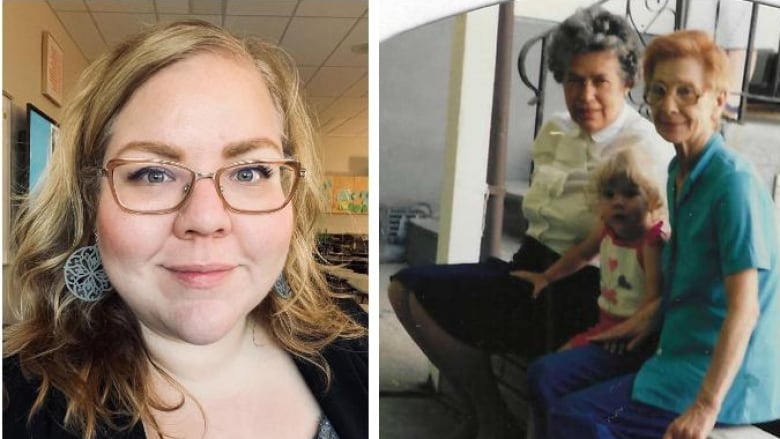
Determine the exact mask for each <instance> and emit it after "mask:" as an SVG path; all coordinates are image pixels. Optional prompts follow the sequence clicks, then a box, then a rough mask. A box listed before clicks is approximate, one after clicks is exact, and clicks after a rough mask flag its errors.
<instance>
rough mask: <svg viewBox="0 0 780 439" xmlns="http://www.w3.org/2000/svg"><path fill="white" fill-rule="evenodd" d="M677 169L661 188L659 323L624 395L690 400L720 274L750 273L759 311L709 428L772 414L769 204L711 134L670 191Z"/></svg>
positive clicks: (776, 375)
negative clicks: (666, 232)
mask: <svg viewBox="0 0 780 439" xmlns="http://www.w3.org/2000/svg"><path fill="white" fill-rule="evenodd" d="M678 173H679V162H678V159H677V158H674V159H673V160H672V162H671V163H670V164H669V180H668V183H667V194H668V199H669V200H670V202H669V205H670V206H669V220H670V224H671V227H672V235H671V239H670V241H669V243H668V244H667V245H666V246H665V248H664V251H663V256H662V270H663V277H664V288H663V302H662V303H663V304H662V311H663V313H664V323H663V327H662V330H661V338H660V341H659V344H658V350H657V351H656V353H655V355H654V356H653V357H652V358H650V359H649V360H648V361H647V362H646V363H645V364H644V365H643V366H642V368H641V369H640V370H639V373H638V374H637V377H636V380H635V382H634V390H633V398H634V399H635V400H638V401H641V402H644V403H647V404H650V405H653V406H656V407H660V408H662V409H666V410H669V411H673V412H676V413H682V412H684V411H685V410H686V409H687V408H688V407H689V406H690V405H691V404H692V403H693V401H694V399H695V398H696V395H697V394H698V391H699V388H700V386H701V383H702V380H703V378H704V375H705V373H706V372H707V368H708V367H709V365H710V358H711V356H712V351H713V348H714V347H715V343H716V341H717V338H718V334H719V332H720V328H721V326H722V324H723V320H724V319H725V317H726V311H727V308H726V288H725V282H724V278H725V277H726V276H728V275H731V274H734V273H737V272H739V271H742V270H745V269H749V268H756V269H758V278H759V289H758V296H759V303H760V310H761V314H760V317H759V320H758V323H757V325H756V327H755V329H754V330H753V334H752V335H751V337H750V342H749V344H748V347H747V351H746V353H745V357H744V359H743V361H742V365H741V366H740V368H739V372H738V373H737V376H736V377H735V379H734V382H733V384H732V385H731V388H730V389H729V391H728V393H727V395H726V398H725V400H724V402H723V405H722V407H721V411H720V413H719V415H718V422H720V423H725V424H747V423H756V422H763V421H768V420H772V419H776V418H780V291H778V286H779V284H778V280H779V278H778V272H779V270H780V266H779V265H778V236H777V230H776V228H777V225H776V222H775V216H774V206H773V204H772V200H771V198H770V196H769V193H768V191H767V189H766V187H765V186H764V184H763V183H762V182H761V181H760V180H759V179H758V177H757V176H756V174H755V171H754V169H753V168H752V165H751V164H749V163H748V162H747V161H746V160H744V159H742V158H741V157H739V156H738V155H737V154H735V153H734V152H733V151H731V150H729V149H726V146H725V144H724V141H723V138H722V137H721V136H720V134H717V133H716V134H714V135H713V136H712V137H711V138H710V140H709V141H708V142H707V145H706V146H705V149H704V151H703V152H702V153H701V156H700V158H699V160H698V162H697V163H696V165H695V166H694V168H693V170H692V171H691V173H690V174H689V175H688V177H687V179H686V180H685V182H684V184H683V186H682V190H681V191H680V193H679V194H677V193H676V190H675V185H674V182H675V180H676V177H677V174H678ZM673 200H676V202H675V201H673Z"/></svg>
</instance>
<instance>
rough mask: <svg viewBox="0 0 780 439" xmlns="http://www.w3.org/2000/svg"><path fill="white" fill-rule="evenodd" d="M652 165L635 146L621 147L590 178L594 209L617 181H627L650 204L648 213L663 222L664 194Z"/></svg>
mask: <svg viewBox="0 0 780 439" xmlns="http://www.w3.org/2000/svg"><path fill="white" fill-rule="evenodd" d="M648 163H653V162H652V160H651V159H650V157H648V154H646V153H645V152H644V151H642V150H641V149H639V148H637V147H635V146H622V147H620V148H618V149H616V150H615V151H613V152H611V153H610V154H609V155H608V156H607V157H606V158H605V159H604V160H603V161H602V162H601V163H599V165H598V166H597V167H596V169H594V170H593V173H592V174H591V181H590V186H589V188H588V192H589V193H590V198H591V202H592V204H593V208H594V209H598V202H599V200H600V198H601V194H602V193H603V192H604V190H605V189H606V188H607V187H609V186H610V185H612V184H613V182H615V181H616V180H625V181H628V182H631V183H633V184H635V185H636V186H637V187H638V188H639V189H640V190H641V191H642V193H643V194H644V196H645V198H646V201H647V212H648V213H649V214H650V218H652V219H653V220H656V221H657V220H661V219H663V218H665V217H666V216H667V210H666V204H665V203H664V199H665V197H664V195H663V191H665V190H666V188H660V187H658V183H657V182H656V181H655V180H654V179H653V176H652V175H651V172H652V171H651V170H652V167H651V166H648V165H647V164H648Z"/></svg>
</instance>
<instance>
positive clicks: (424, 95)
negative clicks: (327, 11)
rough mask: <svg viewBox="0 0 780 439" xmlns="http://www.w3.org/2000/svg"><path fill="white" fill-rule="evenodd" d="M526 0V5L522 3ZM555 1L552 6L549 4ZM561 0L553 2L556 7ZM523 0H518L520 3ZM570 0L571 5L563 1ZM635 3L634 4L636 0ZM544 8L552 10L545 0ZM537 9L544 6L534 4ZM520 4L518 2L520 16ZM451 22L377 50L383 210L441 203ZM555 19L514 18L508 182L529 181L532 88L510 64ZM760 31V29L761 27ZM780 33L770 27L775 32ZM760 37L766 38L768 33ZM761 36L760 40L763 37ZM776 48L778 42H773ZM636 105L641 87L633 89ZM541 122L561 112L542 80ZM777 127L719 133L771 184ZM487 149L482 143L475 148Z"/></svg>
mask: <svg viewBox="0 0 780 439" xmlns="http://www.w3.org/2000/svg"><path fill="white" fill-rule="evenodd" d="M529 1H531V0H527V1H525V3H527V2H529ZM556 1H557V2H558V3H555V2H556ZM561 2H564V3H566V2H565V1H564V0H553V3H555V4H556V5H559V3H561ZM519 3H523V2H519ZM568 3H571V1H569V2H568ZM634 3H637V2H634ZM539 4H540V5H542V4H543V5H544V6H543V8H544V10H545V11H553V10H557V7H551V6H550V5H548V4H547V3H546V2H540V3H539ZM540 7H542V6H540ZM521 8H522V5H519V6H518V5H516V9H515V10H516V11H517V13H522V9H521ZM761 11H762V14H763V13H764V12H765V11H767V12H770V14H763V15H761V16H760V18H761V20H760V21H759V25H760V28H761V29H768V28H767V27H766V26H763V25H762V23H764V22H765V20H766V17H770V16H771V17H777V15H776V14H778V13H780V9H775V10H774V11H771V10H770V8H768V7H766V6H762V7H761ZM453 23H454V20H453V19H451V18H450V19H445V20H441V21H438V22H434V23H431V24H429V25H426V26H423V27H420V28H417V29H413V30H411V31H408V32H406V33H403V34H400V35H397V36H395V37H393V38H390V39H388V40H387V41H384V42H382V43H381V44H380V47H379V49H380V53H379V78H380V81H379V163H380V170H379V197H380V198H379V199H380V201H381V203H382V204H383V205H385V204H387V205H397V204H405V203H417V202H424V203H428V204H431V205H434V206H437V205H438V204H439V198H440V195H441V191H442V166H443V160H444V151H445V140H446V139H445V129H446V114H447V105H448V87H449V84H448V80H449V74H450V56H449V54H450V50H451V39H452V31H453ZM555 25H556V23H555V22H553V21H547V20H540V19H535V18H527V17H522V16H516V17H515V28H514V39H513V43H512V44H513V46H512V51H513V55H512V58H511V59H512V63H513V65H512V85H511V99H510V110H509V111H510V113H509V121H510V122H509V128H508V134H507V170H506V171H507V182H508V183H511V182H513V181H528V178H529V173H530V163H531V152H530V150H531V143H532V139H533V129H534V117H535V108H534V107H533V106H530V105H528V102H529V100H530V99H531V96H532V95H531V91H530V90H529V89H528V88H527V87H526V86H525V85H524V84H522V82H521V81H520V77H519V75H518V73H517V69H516V66H515V65H514V63H515V62H516V60H517V56H518V54H519V52H520V48H521V47H522V45H523V44H524V43H525V42H526V41H528V40H529V39H530V38H532V37H533V36H536V35H539V34H541V33H543V32H545V31H546V30H548V29H550V28H551V27H553V26H555ZM761 26H763V27H761ZM779 30H780V28H777V26H775V27H774V29H773V30H772V31H773V32H775V33H772V34H771V35H770V36H772V35H775V36H776V35H777V33H776V32H777V31H779ZM761 32H764V33H763V34H762V35H766V33H765V32H766V31H761ZM764 38H766V37H764ZM775 44H777V39H775ZM526 70H527V72H528V73H529V75H530V76H531V80H532V81H533V82H534V83H535V82H536V79H535V77H536V75H537V74H538V71H539V45H537V46H535V48H534V49H533V50H531V51H530V52H529V55H528V58H527V65H526ZM632 96H634V97H635V99H638V100H641V91H640V90H639V88H637V89H635V90H634V91H633V92H632ZM545 100H546V101H545V111H544V115H545V118H546V117H549V115H550V114H552V113H554V112H560V111H565V104H564V100H563V93H562V90H561V87H560V85H559V84H557V83H555V81H554V80H553V78H552V76H551V75H548V76H547V87H546V95H545ZM778 130H780V124H779V123H778V121H776V120H775V121H769V122H761V123H759V122H756V121H753V120H751V119H750V118H749V119H748V122H747V123H746V124H745V125H744V126H734V125H731V126H729V127H726V128H725V135H726V138H727V141H728V142H729V144H730V145H731V146H732V147H734V148H735V149H737V150H739V151H740V152H742V153H743V154H744V155H745V156H746V157H748V158H750V159H752V161H753V162H754V163H756V167H757V169H758V171H759V174H760V175H761V177H762V179H763V180H764V181H765V182H766V184H767V186H768V187H771V185H772V182H773V180H774V176H775V174H777V173H780V151H778V150H777V148H772V145H776V142H772V141H771V139H773V138H774V139H777V133H778ZM474 147H475V148H487V145H474Z"/></svg>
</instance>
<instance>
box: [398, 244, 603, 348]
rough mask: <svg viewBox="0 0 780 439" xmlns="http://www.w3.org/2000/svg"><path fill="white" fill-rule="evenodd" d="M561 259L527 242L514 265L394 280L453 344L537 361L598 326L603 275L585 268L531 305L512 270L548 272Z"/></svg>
mask: <svg viewBox="0 0 780 439" xmlns="http://www.w3.org/2000/svg"><path fill="white" fill-rule="evenodd" d="M559 257H560V256H559V255H558V254H557V253H555V252H553V251H552V250H550V249H549V248H548V247H547V246H545V245H543V244H541V243H539V242H538V241H536V240H535V239H532V238H525V240H524V242H523V245H522V246H521V247H520V250H519V251H518V252H517V253H515V255H514V256H513V258H512V262H505V261H502V260H500V259H495V258H491V259H489V260H487V261H486V262H482V263H477V264H453V265H425V266H417V267H409V268H405V269H403V270H401V271H399V272H398V273H396V274H394V275H393V276H392V277H391V280H393V281H397V282H400V283H401V284H402V285H403V286H404V287H405V288H406V289H408V290H411V291H412V292H413V293H414V294H415V296H416V297H417V300H418V301H419V302H420V304H421V305H422V306H423V308H425V310H426V311H427V313H428V314H429V315H430V316H431V317H432V318H433V319H434V320H435V321H436V322H437V323H438V324H439V325H440V326H441V327H442V328H443V329H444V330H445V331H447V332H448V333H449V334H451V335H452V336H454V337H455V338H457V339H459V340H461V341H463V342H465V343H467V344H469V345H472V346H474V347H476V348H479V349H481V350H485V351H488V352H517V353H521V354H524V355H529V356H531V357H535V356H537V355H540V354H542V353H545V352H547V351H549V350H551V349H553V348H554V347H557V346H559V345H561V344H563V343H565V342H566V341H567V340H568V339H569V338H570V337H571V336H572V335H574V334H576V333H578V332H580V331H583V330H585V329H587V328H588V327H590V326H591V325H593V324H595V323H596V321H597V320H598V305H597V303H596V299H597V298H598V295H599V270H598V269H597V268H595V267H590V266H589V267H586V268H584V269H582V270H580V271H578V272H577V273H575V274H573V275H571V276H569V277H567V278H565V279H561V280H560V281H558V282H555V283H553V284H552V285H550V287H548V288H547V289H546V290H545V291H544V292H543V293H542V294H541V295H540V296H539V298H538V299H537V300H532V299H531V290H532V287H531V284H530V283H528V282H526V281H524V280H521V279H518V278H516V277H513V276H511V275H510V274H509V272H510V271H512V270H529V271H537V272H540V271H544V270H545V269H547V268H548V267H549V266H550V265H552V264H553V263H554V262H555V261H556V260H558V258H559Z"/></svg>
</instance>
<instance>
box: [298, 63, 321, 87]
mask: <svg viewBox="0 0 780 439" xmlns="http://www.w3.org/2000/svg"><path fill="white" fill-rule="evenodd" d="M318 68H319V67H312V66H298V73H299V74H300V77H301V82H302V83H304V84H306V83H307V82H309V80H310V79H311V77H312V76H314V73H315V72H316V71H317V69H318Z"/></svg>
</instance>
